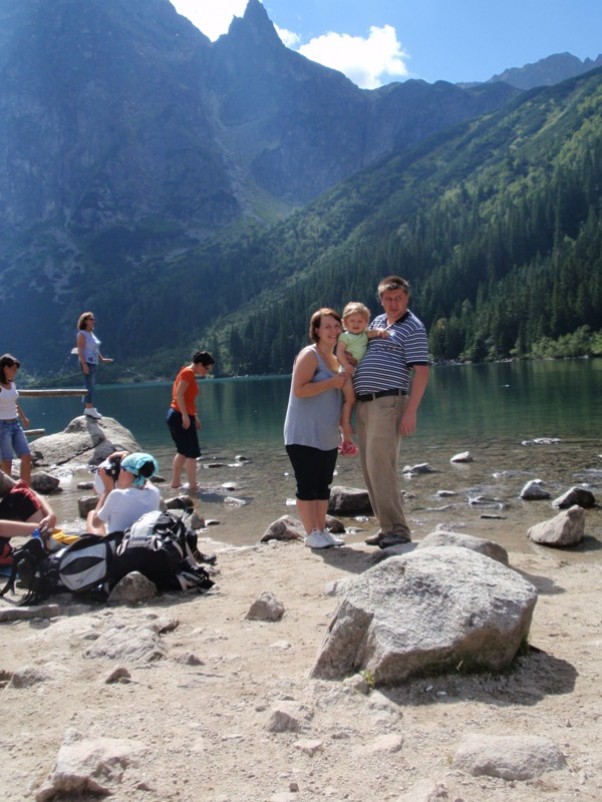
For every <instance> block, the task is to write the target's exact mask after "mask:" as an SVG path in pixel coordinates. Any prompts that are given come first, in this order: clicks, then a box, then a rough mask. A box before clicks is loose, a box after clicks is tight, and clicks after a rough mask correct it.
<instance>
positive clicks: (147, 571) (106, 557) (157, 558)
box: [0, 512, 215, 604]
mask: <svg viewBox="0 0 602 802" xmlns="http://www.w3.org/2000/svg"><path fill="white" fill-rule="evenodd" d="M12 556H13V566H12V571H11V575H10V576H9V578H8V580H7V582H6V585H5V586H4V588H3V589H2V590H1V591H0V596H4V595H5V594H6V593H7V592H8V591H9V590H10V591H11V592H13V593H14V590H15V581H16V579H17V575H18V577H19V580H20V584H21V585H22V586H23V587H25V588H26V590H27V594H26V595H25V597H24V598H23V599H22V600H21V602H20V604H39V603H40V602H42V601H44V600H45V599H47V598H48V596H51V595H52V594H53V593H59V592H63V591H72V592H74V593H78V592H83V591H91V590H95V591H97V592H98V594H99V595H101V596H102V595H104V597H106V596H108V594H109V593H110V591H111V590H112V588H113V587H114V586H115V585H116V584H117V582H119V580H120V579H122V578H123V577H124V576H125V575H126V574H128V573H130V572H131V571H139V572H140V573H141V574H144V576H146V577H147V578H148V579H150V580H151V581H152V582H154V583H155V585H156V586H157V588H158V590H188V589H197V590H198V591H199V592H200V591H203V590H208V589H209V588H210V587H212V586H213V584H214V583H213V581H212V580H211V578H210V576H209V574H208V573H207V571H206V570H205V568H203V566H202V565H200V564H199V563H200V562H206V563H214V562H215V557H211V556H206V555H203V554H201V553H200V552H199V551H198V549H197V536H196V532H194V530H193V529H191V528H190V527H189V526H188V525H187V523H186V520H185V519H184V517H181V516H179V515H176V514H175V513H170V512H151V513H147V514H146V515H143V516H142V517H141V518H140V519H139V520H138V521H137V522H136V523H135V524H134V525H133V526H131V527H130V528H129V529H127V530H126V531H125V532H113V533H112V534H110V535H107V536H106V537H99V536H98V535H83V536H82V537H81V538H79V539H78V540H77V541H75V543H73V544H72V545H70V546H67V547H66V548H63V549H61V550H60V551H57V552H54V553H49V552H48V551H47V550H46V548H45V547H44V543H43V541H42V540H41V539H40V538H32V539H31V540H28V541H27V542H26V543H25V544H24V545H23V546H21V547H20V548H18V549H15V550H14V551H13V554H12Z"/></svg>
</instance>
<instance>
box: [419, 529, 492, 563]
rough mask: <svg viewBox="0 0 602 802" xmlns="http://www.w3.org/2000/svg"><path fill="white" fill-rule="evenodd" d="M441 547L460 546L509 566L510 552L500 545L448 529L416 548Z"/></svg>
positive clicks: (422, 542)
mask: <svg viewBox="0 0 602 802" xmlns="http://www.w3.org/2000/svg"><path fill="white" fill-rule="evenodd" d="M440 546H459V547H460V548H463V549H472V551H478V552H479V554H483V555H484V556H485V557H490V558H491V559H492V560H497V561H498V562H500V563H503V565H508V552H507V551H506V549H505V548H504V547H503V546H500V544H499V543H495V542H494V541H493V540H485V539H484V538H480V537H474V535H464V534H462V533H460V532H450V531H449V530H447V529H435V531H434V532H431V533H430V534H429V535H427V536H426V537H425V538H423V539H422V540H421V541H420V543H419V544H418V545H417V546H416V548H417V549H430V548H433V547H437V548H439V547H440Z"/></svg>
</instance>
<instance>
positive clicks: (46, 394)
mask: <svg viewBox="0 0 602 802" xmlns="http://www.w3.org/2000/svg"><path fill="white" fill-rule="evenodd" d="M86 392H87V390H85V389H83V388H82V389H79V390H78V389H77V388H76V387H59V388H57V389H52V390H50V389H48V390H43V389H41V388H39V389H33V390H22V389H21V388H20V387H19V396H20V397H21V398H67V397H70V396H73V397H75V396H77V395H86Z"/></svg>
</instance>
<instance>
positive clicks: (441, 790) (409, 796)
mask: <svg viewBox="0 0 602 802" xmlns="http://www.w3.org/2000/svg"><path fill="white" fill-rule="evenodd" d="M448 801H449V802H451V798H450V796H449V794H448V792H447V787H446V785H445V783H440V782H435V781H434V780H418V782H415V783H414V785H412V786H411V788H410V789H409V790H408V791H407V793H405V794H402V795H401V796H400V797H398V798H397V799H396V800H395V802H448ZM458 802H460V800H458Z"/></svg>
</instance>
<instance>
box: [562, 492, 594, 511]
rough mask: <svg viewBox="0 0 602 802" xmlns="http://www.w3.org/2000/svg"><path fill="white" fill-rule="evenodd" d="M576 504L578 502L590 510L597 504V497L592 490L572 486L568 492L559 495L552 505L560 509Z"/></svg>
mask: <svg viewBox="0 0 602 802" xmlns="http://www.w3.org/2000/svg"><path fill="white" fill-rule="evenodd" d="M574 504H578V505H579V506H580V507H583V509H585V510H590V509H592V507H595V506H596V497H595V496H594V494H593V493H592V491H591V490H588V489H587V488H585V487H579V486H576V487H571V489H570V490H567V491H566V493H563V494H562V495H561V496H558V498H555V499H554V501H553V502H552V506H553V507H557V508H558V509H560V510H566V509H568V508H569V507H572V506H573V505H574Z"/></svg>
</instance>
